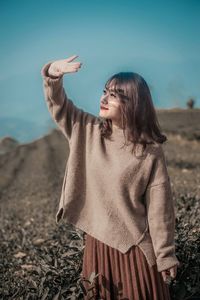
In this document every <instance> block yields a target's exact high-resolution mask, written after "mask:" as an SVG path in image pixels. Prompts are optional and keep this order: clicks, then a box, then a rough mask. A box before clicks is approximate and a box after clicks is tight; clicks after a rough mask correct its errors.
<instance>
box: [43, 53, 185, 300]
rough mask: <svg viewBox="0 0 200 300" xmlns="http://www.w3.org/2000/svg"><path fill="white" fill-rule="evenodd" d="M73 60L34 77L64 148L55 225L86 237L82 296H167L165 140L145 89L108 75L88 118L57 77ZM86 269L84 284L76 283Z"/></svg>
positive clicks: (170, 248) (170, 253)
mask: <svg viewBox="0 0 200 300" xmlns="http://www.w3.org/2000/svg"><path fill="white" fill-rule="evenodd" d="M77 57H78V56H77V55H74V56H71V57H69V58H67V59H63V60H58V61H54V62H49V63H47V64H45V65H44V66H43V68H42V71H41V74H42V76H43V80H44V81H43V84H44V85H43V86H44V95H45V100H46V103H47V107H48V109H49V112H50V114H51V116H52V118H53V120H54V121H55V122H56V124H57V125H58V127H59V128H60V130H61V131H62V133H63V134H64V136H65V137H66V139H67V140H68V142H69V146H70V154H69V157H68V160H67V164H66V170H65V176H64V180H63V186H62V192H61V197H60V202H59V208H58V212H57V214H56V222H57V223H58V222H59V221H60V219H64V220H65V221H66V222H68V223H71V224H73V225H75V226H76V227H77V228H79V229H81V230H83V231H84V232H85V234H86V235H85V237H86V239H85V249H84V256H83V270H82V274H81V276H82V279H83V283H84V285H85V288H86V290H87V291H88V294H87V295H86V296H85V299H106V300H108V299H130V300H132V299H139V300H140V299H141V300H143V299H148V300H151V299H152V300H156V299H157V300H161V299H164V300H165V299H170V294H169V287H168V285H167V283H169V281H168V280H169V278H171V279H174V278H175V277H176V273H177V267H178V266H179V264H180V262H179V261H178V259H177V257H176V255H175V243H174V230H175V214H174V204H173V200H172V192H171V186H170V179H169V176H168V172H167V167H166V162H165V156H164V152H163V148H162V143H163V142H165V141H166V136H165V135H163V134H161V132H160V130H159V124H158V120H157V118H156V113H155V109H154V106H153V102H152V99H151V94H150V91H149V88H148V85H147V83H146V82H145V80H144V79H143V78H142V77H141V76H140V75H139V74H137V73H133V72H121V73H118V74H115V75H113V76H112V77H111V78H110V79H109V80H108V81H107V83H106V84H105V88H104V90H103V95H102V97H101V102H100V112H99V117H96V116H94V115H92V114H90V113H88V112H86V111H84V110H82V109H81V108H79V107H77V106H76V105H75V104H74V103H73V101H72V100H71V99H69V97H68V96H67V94H66V92H65V90H64V87H63V75H64V74H67V73H73V72H77V71H78V70H79V69H80V67H81V66H82V63H80V62H73V60H74V59H75V58H77ZM93 272H94V274H96V275H97V276H96V277H95V278H94V286H91V285H89V283H88V282H87V281H84V279H89V277H90V275H91V274H92V273H93ZM89 288H91V290H90V292H89ZM91 293H92V295H93V297H91Z"/></svg>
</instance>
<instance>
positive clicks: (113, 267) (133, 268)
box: [81, 234, 171, 300]
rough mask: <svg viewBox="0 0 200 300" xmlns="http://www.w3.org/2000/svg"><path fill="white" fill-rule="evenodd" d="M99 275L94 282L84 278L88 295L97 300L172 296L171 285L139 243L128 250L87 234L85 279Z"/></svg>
mask: <svg viewBox="0 0 200 300" xmlns="http://www.w3.org/2000/svg"><path fill="white" fill-rule="evenodd" d="M93 272H94V273H95V275H97V274H98V273H99V275H98V276H97V277H96V278H94V279H93V280H91V281H92V283H89V282H87V281H85V280H83V281H82V283H83V285H84V287H85V289H86V291H87V295H85V296H84V299H87V300H89V299H91V300H92V299H96V300H100V299H102V300H118V299H119V300H170V299H171V298H170V293H169V286H168V285H167V283H165V282H164V280H163V278H162V275H161V273H160V272H158V271H157V265H156V264H155V265H153V266H152V267H150V266H149V264H148V262H147V260H146V257H145V255H144V254H143V252H142V250H141V249H140V248H139V247H138V246H133V247H131V248H130V249H129V251H128V252H127V253H125V254H123V253H121V252H120V251H118V250H117V249H114V248H112V247H110V246H108V245H106V244H104V243H102V242H100V241H99V240H97V239H96V238H94V237H92V236H90V235H88V234H85V248H84V254H83V266H82V273H81V277H82V279H83V278H85V279H89V278H90V276H91V274H92V273H93Z"/></svg>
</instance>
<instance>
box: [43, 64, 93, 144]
mask: <svg viewBox="0 0 200 300" xmlns="http://www.w3.org/2000/svg"><path fill="white" fill-rule="evenodd" d="M51 63H52V62H48V63H46V64H45V65H44V66H43V67H42V69H41V75H42V77H43V91H44V97H45V100H46V104H47V107H48V110H49V112H50V115H51V117H52V119H53V120H54V122H55V123H56V125H57V126H58V127H59V129H60V130H61V132H62V133H63V134H64V136H65V137H66V139H67V140H68V141H70V139H71V136H72V133H73V128H74V124H75V123H77V122H80V123H81V125H83V126H84V125H86V122H94V121H95V120H97V117H96V116H95V115H92V114H90V113H89V112H86V111H84V110H83V109H81V108H79V107H77V106H76V105H75V104H74V103H73V101H72V100H71V99H69V98H68V96H67V94H66V92H65V89H64V87H63V76H60V77H52V76H50V75H49V74H48V69H49V67H50V65H51ZM92 120H93V121H92Z"/></svg>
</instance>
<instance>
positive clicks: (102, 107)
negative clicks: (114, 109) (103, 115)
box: [101, 106, 109, 110]
mask: <svg viewBox="0 0 200 300" xmlns="http://www.w3.org/2000/svg"><path fill="white" fill-rule="evenodd" d="M101 109H105V110H109V109H108V108H106V107H104V106H101Z"/></svg>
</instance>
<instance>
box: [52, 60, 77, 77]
mask: <svg viewBox="0 0 200 300" xmlns="http://www.w3.org/2000/svg"><path fill="white" fill-rule="evenodd" d="M77 57H78V55H73V56H70V57H69V58H66V59H60V60H56V61H55V62H53V63H51V65H50V67H49V70H48V74H49V76H52V77H60V76H62V75H64V74H66V73H73V72H77V71H78V69H79V68H80V67H81V65H82V63H80V62H72V61H73V60H74V59H75V58H77Z"/></svg>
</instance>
